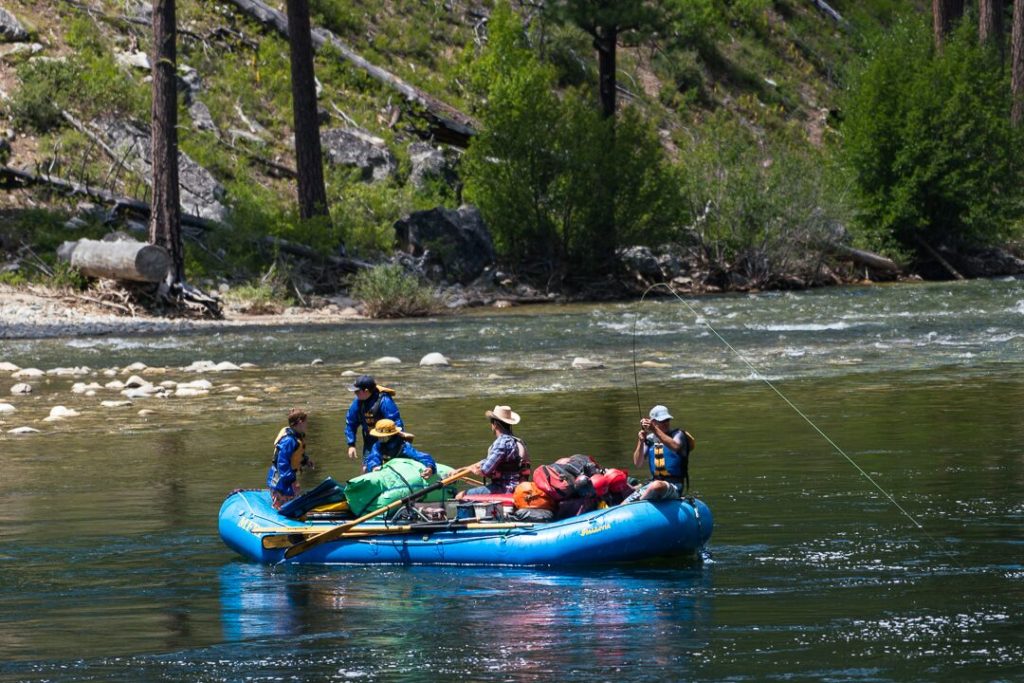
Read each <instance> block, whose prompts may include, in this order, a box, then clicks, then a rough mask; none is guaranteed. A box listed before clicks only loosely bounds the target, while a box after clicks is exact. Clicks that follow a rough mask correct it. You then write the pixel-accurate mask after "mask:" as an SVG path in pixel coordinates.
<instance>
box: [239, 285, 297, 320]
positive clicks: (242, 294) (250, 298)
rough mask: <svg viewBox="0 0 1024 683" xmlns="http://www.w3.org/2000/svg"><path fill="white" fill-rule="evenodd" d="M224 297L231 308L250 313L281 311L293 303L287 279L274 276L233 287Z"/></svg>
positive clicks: (265, 313) (263, 313) (261, 313)
mask: <svg viewBox="0 0 1024 683" xmlns="http://www.w3.org/2000/svg"><path fill="white" fill-rule="evenodd" d="M223 298H224V302H225V303H226V304H228V305H229V306H230V307H231V308H234V309H237V310H239V311H240V312H242V313H248V314H250V315H267V314H274V313H280V312H281V310H282V309H283V308H284V306H286V305H291V304H292V303H293V302H292V299H291V297H290V296H289V294H288V285H287V282H286V281H285V279H284V278H281V277H273V276H271V277H265V278H261V279H259V280H254V281H252V282H247V283H245V284H242V285H237V286H235V287H232V288H231V289H229V290H228V291H227V292H225V293H224V296H223Z"/></svg>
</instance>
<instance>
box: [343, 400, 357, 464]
mask: <svg viewBox="0 0 1024 683" xmlns="http://www.w3.org/2000/svg"><path fill="white" fill-rule="evenodd" d="M358 426H359V399H356V400H354V401H352V405H350V406H349V407H348V412H347V413H345V443H346V444H348V457H350V458H354V457H356V427H358Z"/></svg>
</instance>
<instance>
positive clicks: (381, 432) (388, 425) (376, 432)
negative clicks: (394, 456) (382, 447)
mask: <svg viewBox="0 0 1024 683" xmlns="http://www.w3.org/2000/svg"><path fill="white" fill-rule="evenodd" d="M370 434H371V435H373V436H375V437H377V438H378V439H382V438H383V439H387V438H390V437H392V436H400V437H402V438H403V439H405V440H406V441H412V438H413V437H412V434H410V433H409V432H403V431H402V430H401V429H399V428H398V425H396V424H395V421H394V420H377V424H375V425H374V426H373V429H371V430H370Z"/></svg>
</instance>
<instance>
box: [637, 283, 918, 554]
mask: <svg viewBox="0 0 1024 683" xmlns="http://www.w3.org/2000/svg"><path fill="white" fill-rule="evenodd" d="M658 287H663V288H665V289H667V290H668V291H669V293H671V294H672V296H674V297H675V298H676V299H678V300H679V302H680V303H682V304H683V305H684V306H686V307H687V308H688V309H690V312H691V313H692V314H693V316H694V318H695V319H696V321H697V322H698V323H699V324H701V325H704V327H706V328H708V329H709V330H710V331H711V333H712V334H713V335H715V337H717V338H718V340H719V341H720V342H722V343H723V344H725V346H726V348H728V349H729V350H730V351H732V352H733V353H734V354H735V355H736V357H737V358H739V359H740V360H741V361H742V362H743V364H744V365H746V366H747V367H748V368H750V371H751V372H752V373H753V374H754V377H755V378H756V379H759V380H761V381H762V382H764V383H765V384H767V385H768V387H769V388H770V389H771V390H772V391H774V392H775V393H776V394H777V395H778V397H779V398H781V399H782V400H783V401H785V402H786V405H788V406H789V407H790V408H792V409H793V411H794V412H796V414H797V415H799V416H800V417H802V418H803V419H804V422H806V423H807V424H809V425H810V426H811V428H812V429H813V430H814V431H816V432H817V433H818V434H820V435H821V438H823V439H825V441H827V442H828V444H829V445H830V446H832V448H834V449H835V450H836V452H837V453H839V455H841V456H843V457H844V458H845V459H846V462H848V463H850V464H851V465H853V467H854V468H855V469H856V470H857V471H858V472H860V474H861V476H863V477H864V478H865V479H867V480H868V481H869V482H871V485H872V486H874V487H875V488H876V489H877V490H878V491H879V492H880V493H881V494H882V495H883V496H885V497H886V498H887V499H888V500H889V502H890V503H892V504H893V505H894V506H896V509H897V510H899V511H900V512H902V513H903V515H904V516H905V517H906V518H907V519H909V520H910V521H911V522H913V524H914V526H916V527H917V528H918V529H920V530H921V531H922V532H925V528H924V525H922V524H921V523H920V522H918V521H917V520H916V519H915V518H914V516H913V515H911V514H910V513H909V512H907V510H906V509H904V507H903V506H902V505H900V504H899V502H898V501H897V500H896V499H895V498H893V497H892V495H891V494H890V493H889V492H888V491H886V490H885V489H884V488H882V486H881V485H880V484H879V483H878V482H876V481H875V480H874V478H873V477H872V476H871V475H870V474H868V473H867V472H865V471H864V468H862V467H861V466H860V465H858V464H857V463H856V462H854V460H853V458H851V457H850V456H849V455H847V454H846V451H844V450H843V449H842V448H840V447H839V445H838V444H837V443H836V442H835V441H833V440H832V439H831V438H829V436H828V434H826V433H825V432H823V431H822V430H821V428H820V427H818V425H816V424H815V423H814V421H813V420H812V419H811V418H809V417H807V415H806V414H804V412H803V411H802V410H800V409H799V408H798V407H796V405H795V404H794V403H793V402H792V401H790V400H789V399H788V398H787V397H786V395H785V394H783V393H782V392H781V391H780V390H779V389H778V387H776V386H775V385H774V384H772V382H771V380H769V379H768V378H767V377H765V376H764V375H762V374H761V373H760V372H759V371H758V369H757V368H755V367H754V365H753V363H751V362H750V361H748V360H747V359H746V357H744V355H743V354H742V353H740V352H739V351H737V350H736V349H735V348H734V347H733V345H732V344H730V343H729V342H728V341H727V340H726V339H725V337H723V336H722V335H720V334H719V333H718V330H716V329H715V328H714V327H713V326H712V325H711V323H709V322H707V320H706V319H705V317H704V316H702V315H701V314H700V313H699V312H698V311H697V310H696V309H695V308H694V307H693V306H691V305H690V302H688V301H686V300H685V299H684V298H682V297H681V296H679V294H678V293H677V292H676V291H675V290H674V289H672V288H671V287H669V286H668V285H667V284H665V283H663V282H659V283H657V284H653V285H651V286H650V287H648V288H647V289H646V290H644V293H643V295H641V297H640V302H639V303H638V304H637V312H636V313H635V314H634V316H633V386H634V387H635V388H636V405H637V408H638V409H639V408H640V383H639V381H638V380H637V372H636V322H637V318H639V315H640V311H639V306H640V304H642V303H643V302H644V299H645V298H646V297H647V295H648V294H649V293H650V292H651V290H652V289H656V288H658ZM641 417H643V414H642V413H641ZM925 535H926V536H928V537H929V538H931V536H929V535H928V533H927V532H925ZM931 540H932V542H934V543H936V544H937V541H935V539H931Z"/></svg>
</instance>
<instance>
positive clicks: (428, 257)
mask: <svg viewBox="0 0 1024 683" xmlns="http://www.w3.org/2000/svg"><path fill="white" fill-rule="evenodd" d="M395 239H396V241H397V242H398V248H399V249H401V250H402V251H404V252H405V253H407V254H409V255H411V256H414V257H417V258H419V259H420V260H421V263H420V267H422V268H423V269H424V271H425V273H426V275H427V276H428V277H431V278H433V279H441V278H447V279H451V280H454V281H456V282H459V283H462V284H469V283H470V282H472V281H473V280H475V279H476V278H478V277H479V276H480V275H481V273H483V272H484V269H485V268H487V267H488V266H490V265H492V264H493V263H494V244H493V242H492V241H491V234H490V232H488V230H487V226H486V225H484V219H483V217H482V216H481V215H480V211H479V210H478V209H477V208H476V207H475V206H469V205H463V206H460V207H459V208H458V209H457V210H452V209H445V208H441V207H438V208H436V209H430V210H429V211H415V212H413V213H411V214H409V215H408V216H406V217H405V218H403V219H402V220H400V221H398V222H397V223H395Z"/></svg>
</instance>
